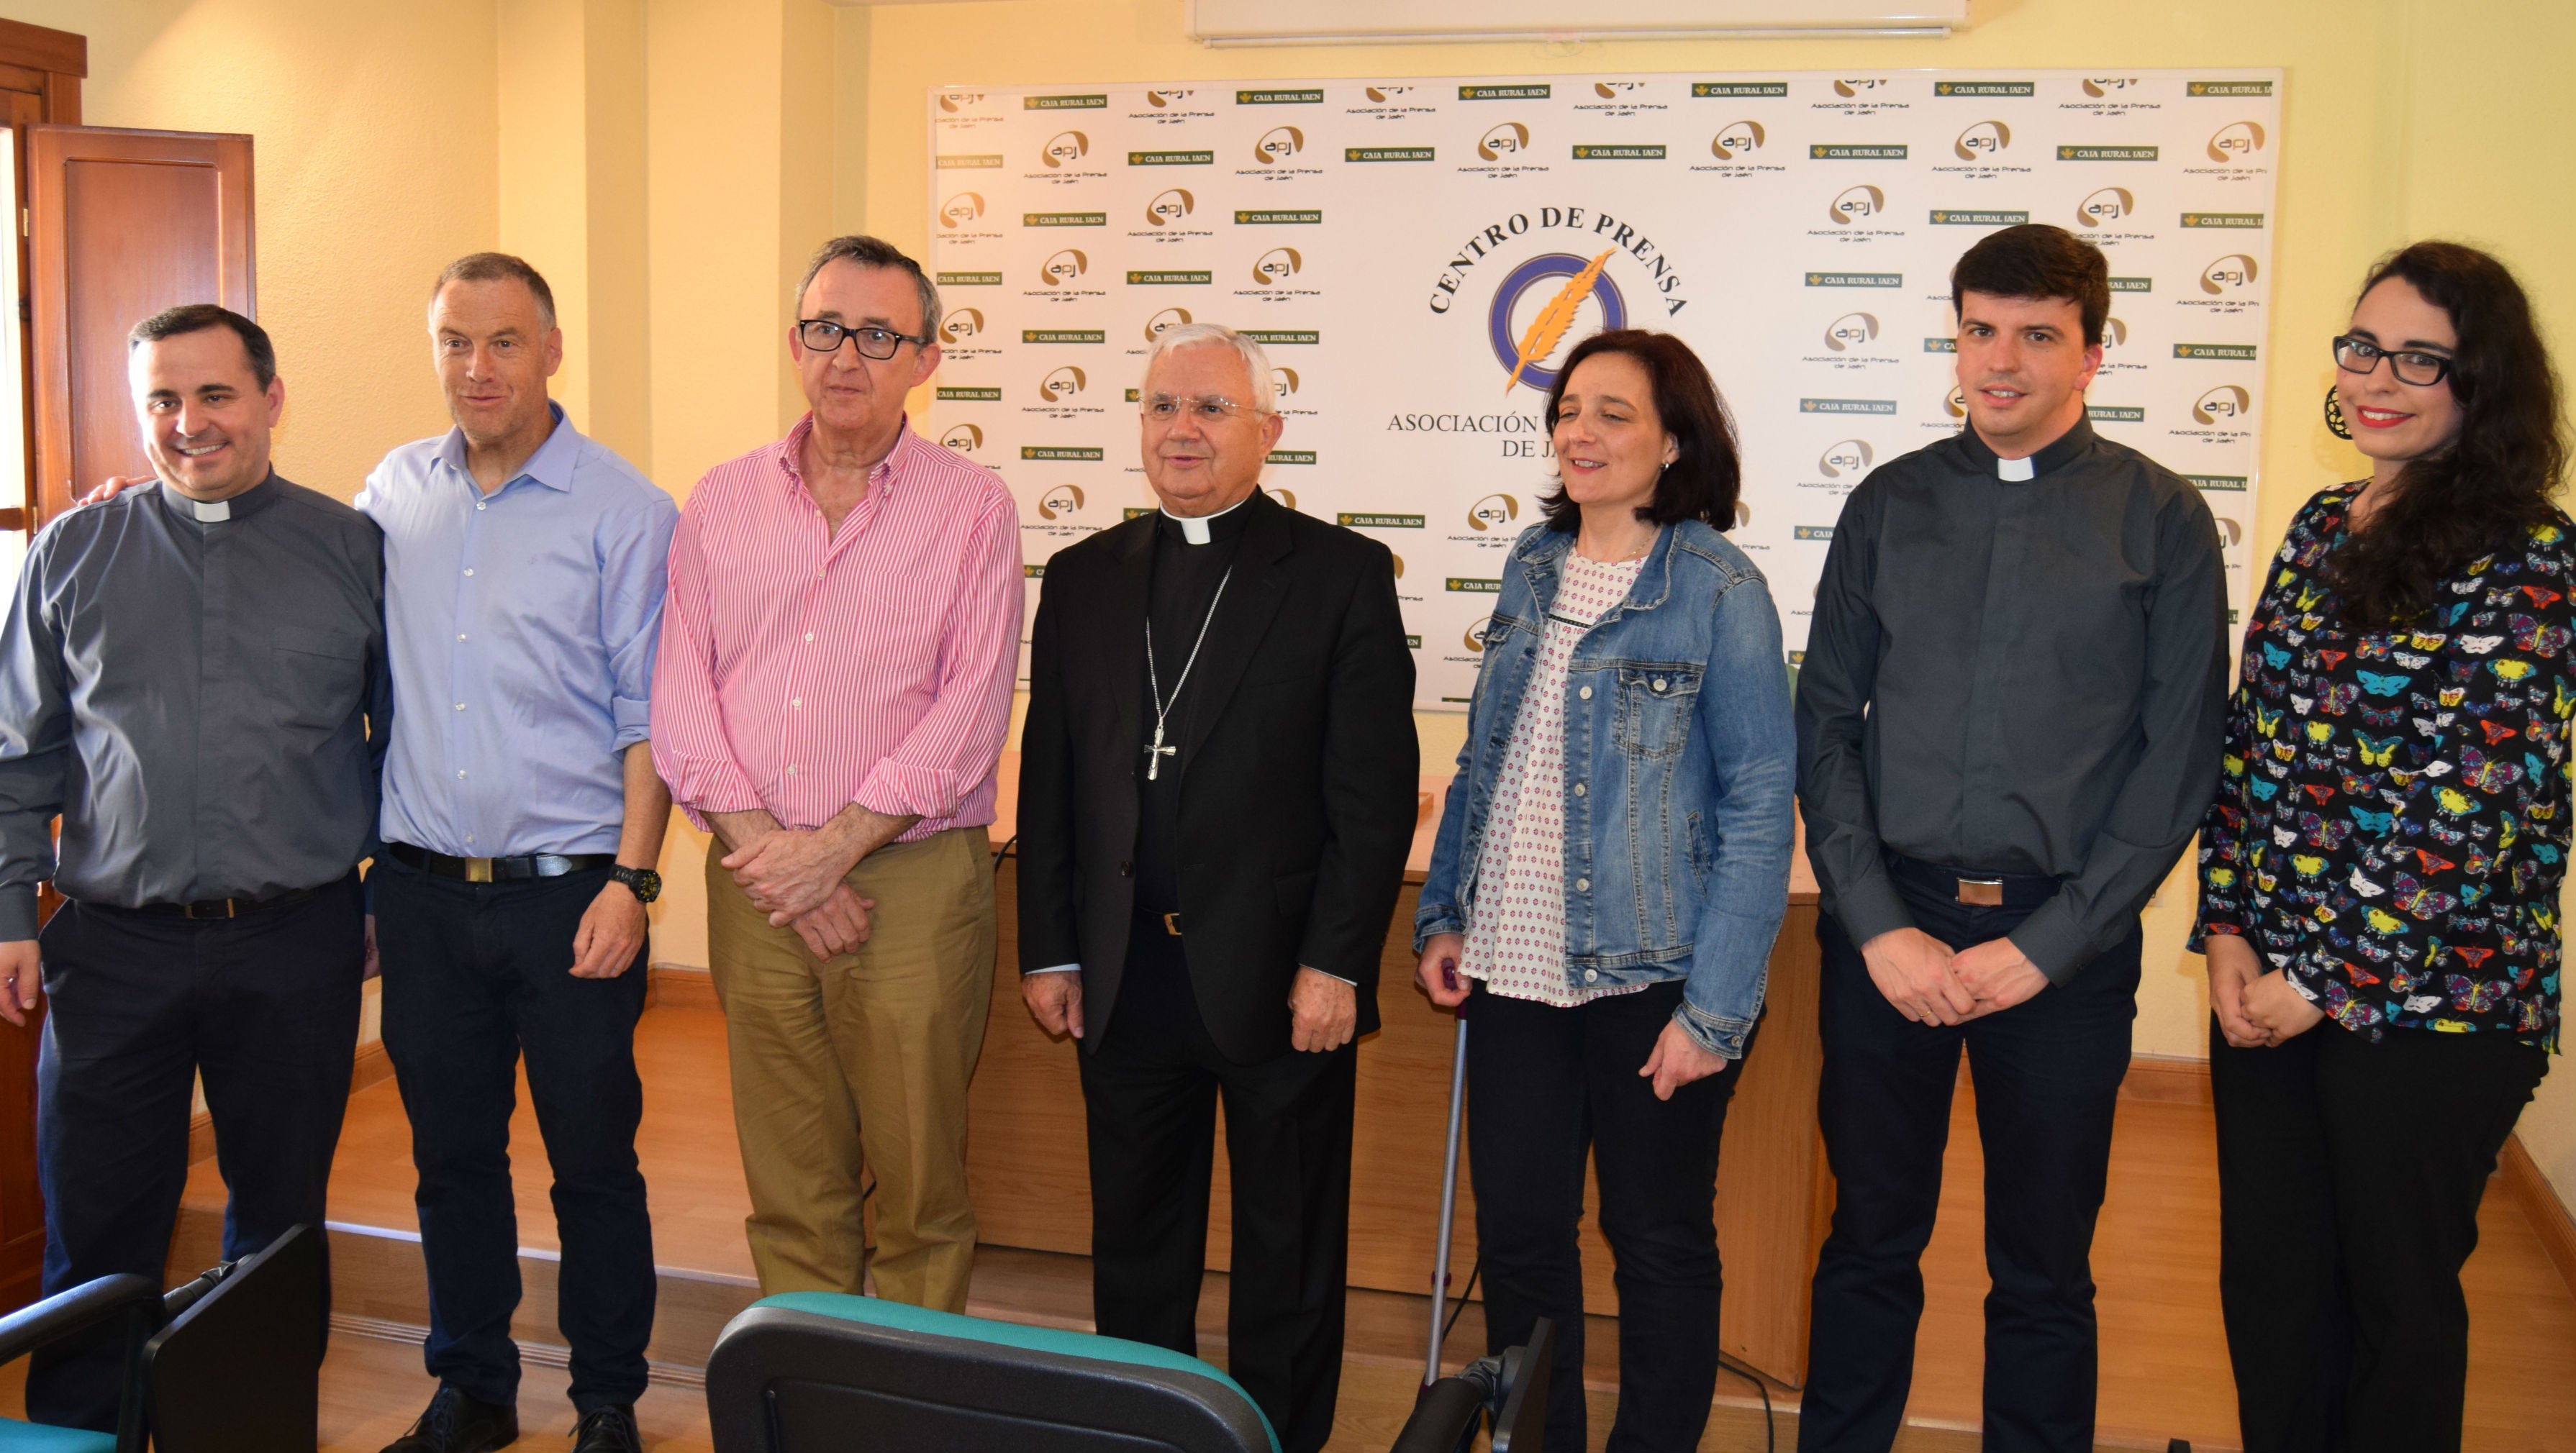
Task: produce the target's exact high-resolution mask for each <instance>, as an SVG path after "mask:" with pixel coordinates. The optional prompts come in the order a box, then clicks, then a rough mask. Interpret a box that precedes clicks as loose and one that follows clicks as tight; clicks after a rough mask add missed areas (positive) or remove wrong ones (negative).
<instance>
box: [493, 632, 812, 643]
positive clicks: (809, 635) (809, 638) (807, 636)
mask: <svg viewBox="0 0 2576 1453" xmlns="http://www.w3.org/2000/svg"><path fill="white" fill-rule="evenodd" d="M458 639H460V640H461V639H463V638H462V637H459V638H458ZM805 639H807V640H809V641H810V640H812V639H814V633H813V632H812V631H807V632H806V633H805Z"/></svg>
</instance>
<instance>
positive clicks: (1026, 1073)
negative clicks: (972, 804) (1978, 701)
mask: <svg viewBox="0 0 2576 1453" xmlns="http://www.w3.org/2000/svg"><path fill="white" fill-rule="evenodd" d="M1001 779H1002V799H1001V802H1000V812H1001V817H1000V820H999V821H997V822H996V823H995V824H994V827H993V840H994V842H995V843H997V844H998V843H1001V842H1003V841H1005V840H1006V839H1008V838H1009V837H1010V836H1011V833H1012V831H1013V825H1014V824H1015V823H1016V821H1017V817H1018V814H1017V806H1018V804H1017V801H1016V799H1017V796H1018V791H1017V789H1018V784H1019V763H1018V761H1017V756H1016V754H1011V755H1008V756H1006V757H1005V758H1004V760H1003V763H1002V770H1001ZM1448 786H1449V779H1448V778H1446V777H1437V778H1434V777H1425V778H1423V779H1422V797H1421V806H1420V812H1421V817H1420V820H1419V823H1418V825H1417V827H1416V828H1415V832H1414V839H1413V855H1412V859H1411V862H1410V863H1409V865H1408V869H1407V871H1406V873H1405V887H1404V892H1403V896H1402V897H1401V898H1399V899H1398V900H1397V902H1396V907H1395V916H1394V919H1393V921H1392V922H1391V923H1390V924H1389V925H1388V932H1387V939H1386V949H1385V952H1384V954H1383V956H1382V958H1381V960H1380V962H1381V965H1382V967H1381V969H1380V974H1379V982H1378V1008H1379V1012H1380V1013H1381V1015H1382V1016H1383V1017H1384V1019H1385V1026H1384V1028H1382V1029H1380V1030H1379V1031H1378V1032H1377V1033H1375V1034H1372V1035H1370V1036H1368V1037H1367V1038H1366V1039H1364V1040H1362V1041H1361V1045H1360V1060H1359V1087H1358V1097H1359V1116H1358V1122H1357V1125H1356V1127H1355V1130H1354V1135H1353V1142H1352V1147H1351V1263H1350V1264H1351V1271H1350V1276H1351V1284H1352V1285H1353V1286H1361V1287H1373V1288H1377V1289H1380V1290H1384V1291H1396V1292H1413V1293H1417V1294H1418V1293H1420V1292H1423V1291H1426V1290H1428V1289H1429V1287H1430V1277H1431V1274H1432V1272H1431V1262H1432V1257H1433V1255H1434V1253H1435V1249H1436V1246H1437V1239H1436V1238H1437V1236H1438V1230H1439V1227H1438V1222H1439V1213H1440V1157H1441V1146H1442V1140H1443V1137H1444V1135H1445V1132H1446V1129H1447V1118H1448V1111H1449V1055H1450V1045H1451V1042H1452V1038H1453V1036H1454V1033H1455V1026H1456V1021H1455V1020H1454V1019H1453V1018H1451V1016H1450V1015H1448V1014H1446V1013H1443V1012H1441V1011H1439V1010H1436V1009H1434V1008H1432V1007H1431V1006H1430V1004H1429V1003H1428V1002H1426V1001H1425V1000H1424V999H1423V997H1422V995H1421V994H1420V993H1419V992H1417V991H1416V990H1415V989H1414V988H1413V966H1414V957H1413V952H1412V945H1413V932H1412V925H1413V909H1414V903H1415V900H1416V898H1417V897H1418V896H1419V894H1420V892H1421V883H1422V878H1423V872H1424V869H1425V868H1426V867H1427V866H1428V865H1429V862H1430V858H1431V839H1432V834H1433V832H1434V830H1435V829H1436V828H1437V826H1438V823H1439V815H1440V804H1441V801H1442V799H1443V797H1444V796H1445V794H1446V793H1447V791H1448ZM1802 846H1803V844H1802ZM1791 874H1792V876H1791V884H1790V888H1791V891H1790V894H1789V913H1788V918H1787V920H1786V921H1785V922H1784V923H1783V924H1782V926H1781V930H1780V938H1779V942H1778V943H1777V944H1776V945H1774V946H1773V948H1772V951H1771V982H1770V992H1769V1000H1768V1004H1769V1007H1768V1012H1767V1014H1766V1015H1765V1017H1764V1019H1763V1022H1762V1030H1761V1034H1760V1037H1759V1039H1758V1041H1757V1044H1756V1047H1755V1050H1754V1052H1753V1054H1752V1055H1750V1056H1749V1057H1748V1059H1747V1061H1746V1063H1745V1064H1744V1066H1743V1067H1742V1068H1741V1069H1740V1070H1730V1071H1729V1072H1728V1073H1730V1074H1734V1073H1741V1074H1742V1075H1743V1076H1744V1080H1743V1083H1742V1084H1740V1085H1738V1086H1737V1087H1736V1092H1735V1099H1734V1103H1733V1104H1732V1106H1731V1107H1730V1108H1729V1109H1728V1111H1727V1117H1726V1138H1725V1141H1724V1144H1723V1146H1722V1147H1721V1150H1720V1154H1719V1161H1718V1181H1717V1234H1718V1247H1719V1251H1720V1253H1721V1255H1722V1256H1723V1257H1724V1259H1725V1265H1726V1295H1725V1298H1724V1302H1723V1305H1722V1307H1721V1310H1720V1318H1719V1324H1720V1340H1721V1343H1722V1345H1723V1346H1724V1347H1725V1349H1726V1351H1727V1353H1728V1354H1729V1355H1730V1356H1733V1357H1735V1358H1737V1359H1738V1360H1740V1361H1742V1362H1745V1363H1747V1364H1749V1365H1750V1366H1753V1367H1755V1368H1758V1369H1760V1370H1761V1371H1763V1372H1766V1373H1768V1374H1770V1375H1771V1376H1773V1377H1775V1378H1778V1379H1780V1380H1781V1381H1783V1382H1787V1383H1791V1384H1793V1385H1794V1384H1801V1383H1803V1382H1805V1380H1806V1365H1807V1280H1808V1277H1809V1275H1810V1274H1811V1273H1812V1272H1813V1271H1814V1269H1815V1265H1816V1248H1817V1247H1818V1246H1819V1245H1820V1244H1822V1242H1823V1239H1824V1232H1825V1222H1826V1217H1827V1215H1828V1214H1829V1212H1830V1210H1831V1207H1832V1191H1831V1182H1830V1178H1829V1176H1828V1173H1827V1171H1826V1169H1825V1157H1824V1147H1823V1143H1822V1141H1821V1140H1820V1139H1819V1138H1818V1135H1817V1131H1816V1082H1817V1076H1818V1071H1819V1067H1820V1065H1821V1063H1822V1049H1821V1047H1820V1045H1819V1044H1818V1042H1817V1038H1816V976H1817V954H1816V885H1815V880H1814V878H1813V877H1812V876H1811V875H1810V873H1809V872H1808V869H1807V863H1806V855H1805V853H1804V852H1803V851H1801V852H1800V853H1798V854H1797V856H1796V857H1795V859H1794V867H1793V868H1792V870H1791ZM996 887H997V894H996V896H997V898H998V900H999V903H1000V909H1001V963H1000V971H999V972H997V973H996V974H995V975H994V976H993V1016H992V1024H991V1027H990V1028H989V1029H987V1030H986V1032H985V1036H984V1058H983V1061H982V1064H981V1065H980V1067H979V1068H978V1069H977V1071H976V1075H975V1085H974V1090H973V1093H972V1096H971V1104H970V1139H969V1142H968V1150H967V1176H968V1181H969V1185H970V1187H971V1189H972V1192H973V1194H974V1197H975V1214H976V1218H977V1220H978V1221H979V1222H980V1223H981V1226H982V1233H981V1234H982V1238H983V1239H984V1240H985V1241H987V1242H990V1243H992V1244H994V1245H998V1246H1022V1247H1030V1248H1034V1249H1037V1250H1042V1251H1063V1252H1072V1253H1075V1254H1078V1255H1088V1254H1090V1250H1091V1183H1090V1174H1089V1171H1088V1169H1087V1165H1086V1161H1085V1157H1084V1148H1083V1118H1082V1087H1081V1083H1080V1080H1079V1078H1078V1075H1077V1072H1076V1070H1075V1067H1074V1054H1075V1053H1076V1050H1075V1048H1074V1046H1073V1045H1072V1044H1071V1043H1070V1042H1069V1041H1054V1040H1050V1039H1048V1038H1047V1036H1046V1035H1045V1034H1043V1033H1041V1032H1040V1031H1039V1029H1038V1027H1037V1024H1036V1022H1035V1021H1034V1020H1032V1019H1031V1018H1030V1017H1029V1012H1028V1010H1027V1008H1026V1007H1025V1006H1023V1005H1022V1004H1021V1003H1020V986H1019V974H1018V973H1017V972H1016V970H1017V968H1018V964H1019V958H1018V955H1019V933H1018V911H1017V907H1018V888H1019V885H1018V879H1017V875H1016V874H1015V873H1014V872H1013V871H1012V870H1011V868H1010V867H1009V865H1005V866H1004V868H1003V870H1002V872H1001V874H1000V878H999V881H998V883H997V885H996ZM1224 1139H1225V1137H1224V1136H1222V1135H1219V1136H1218V1137H1217V1142H1218V1143H1217V1159H1216V1184H1215V1186H1214V1188H1213V1192H1212V1195H1211V1197H1210V1201H1209V1222H1210V1224H1209V1227H1208V1265H1209V1266H1210V1267H1211V1268H1213V1269H1215V1270H1219V1271H1222V1270H1224V1269H1225V1266H1226V1264H1227V1261H1228V1259H1229V1256H1230V1249H1231V1246H1232V1236H1231V1228H1230V1225H1229V1221H1230V1210H1229V1207H1230V1205H1231V1201H1230V1198H1229V1197H1228V1194H1227V1172H1226V1163H1225V1145H1224ZM1460 1158H1461V1167H1460V1172H1459V1177H1458V1217H1457V1228H1456V1232H1455V1241H1454V1245H1455V1250H1454V1251H1453V1252H1452V1268H1453V1276H1454V1278H1455V1284H1459V1285H1463V1284H1464V1282H1465V1280H1466V1275H1467V1268H1468V1266H1469V1264H1470V1263H1471V1262H1473V1261H1474V1259H1475V1256H1476V1217H1475V1193H1474V1190H1473V1187H1472V1185H1471V1183H1470V1180H1469V1177H1468V1175H1467V1173H1466V1169H1465V1166H1464V1153H1463V1151H1462V1153H1461V1157H1460ZM1587 1199H1588V1201H1589V1202H1590V1203H1591V1204H1593V1205H1595V1206H1597V1205H1598V1194H1597V1192H1594V1193H1592V1194H1591V1195H1589V1196H1588V1197H1587ZM1582 1241H1583V1285H1584V1301H1585V1306H1586V1307H1587V1309H1588V1310H1590V1311H1593V1312H1595V1313H1605V1312H1610V1311H1613V1310H1615V1309H1616V1308H1617V1306H1618V1294H1617V1292H1616V1291H1615V1290H1614V1289H1613V1288H1612V1286H1611V1281H1610V1273H1611V1260H1610V1250H1609V1247H1608V1246H1607V1245H1605V1244H1604V1243H1603V1242H1602V1240H1601V1236H1600V1231H1599V1229H1598V1227H1597V1226H1596V1225H1595V1224H1593V1218H1590V1217H1587V1218H1586V1220H1585V1223H1584V1227H1583V1232H1582ZM1458 1350H1459V1351H1460V1352H1461V1353H1462V1354H1464V1356H1462V1357H1460V1358H1458V1359H1455V1360H1459V1361H1463V1360H1466V1358H1469V1357H1473V1356H1475V1355H1478V1354H1480V1353H1481V1352H1482V1350H1483V1349H1481V1348H1460V1349H1458Z"/></svg>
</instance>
